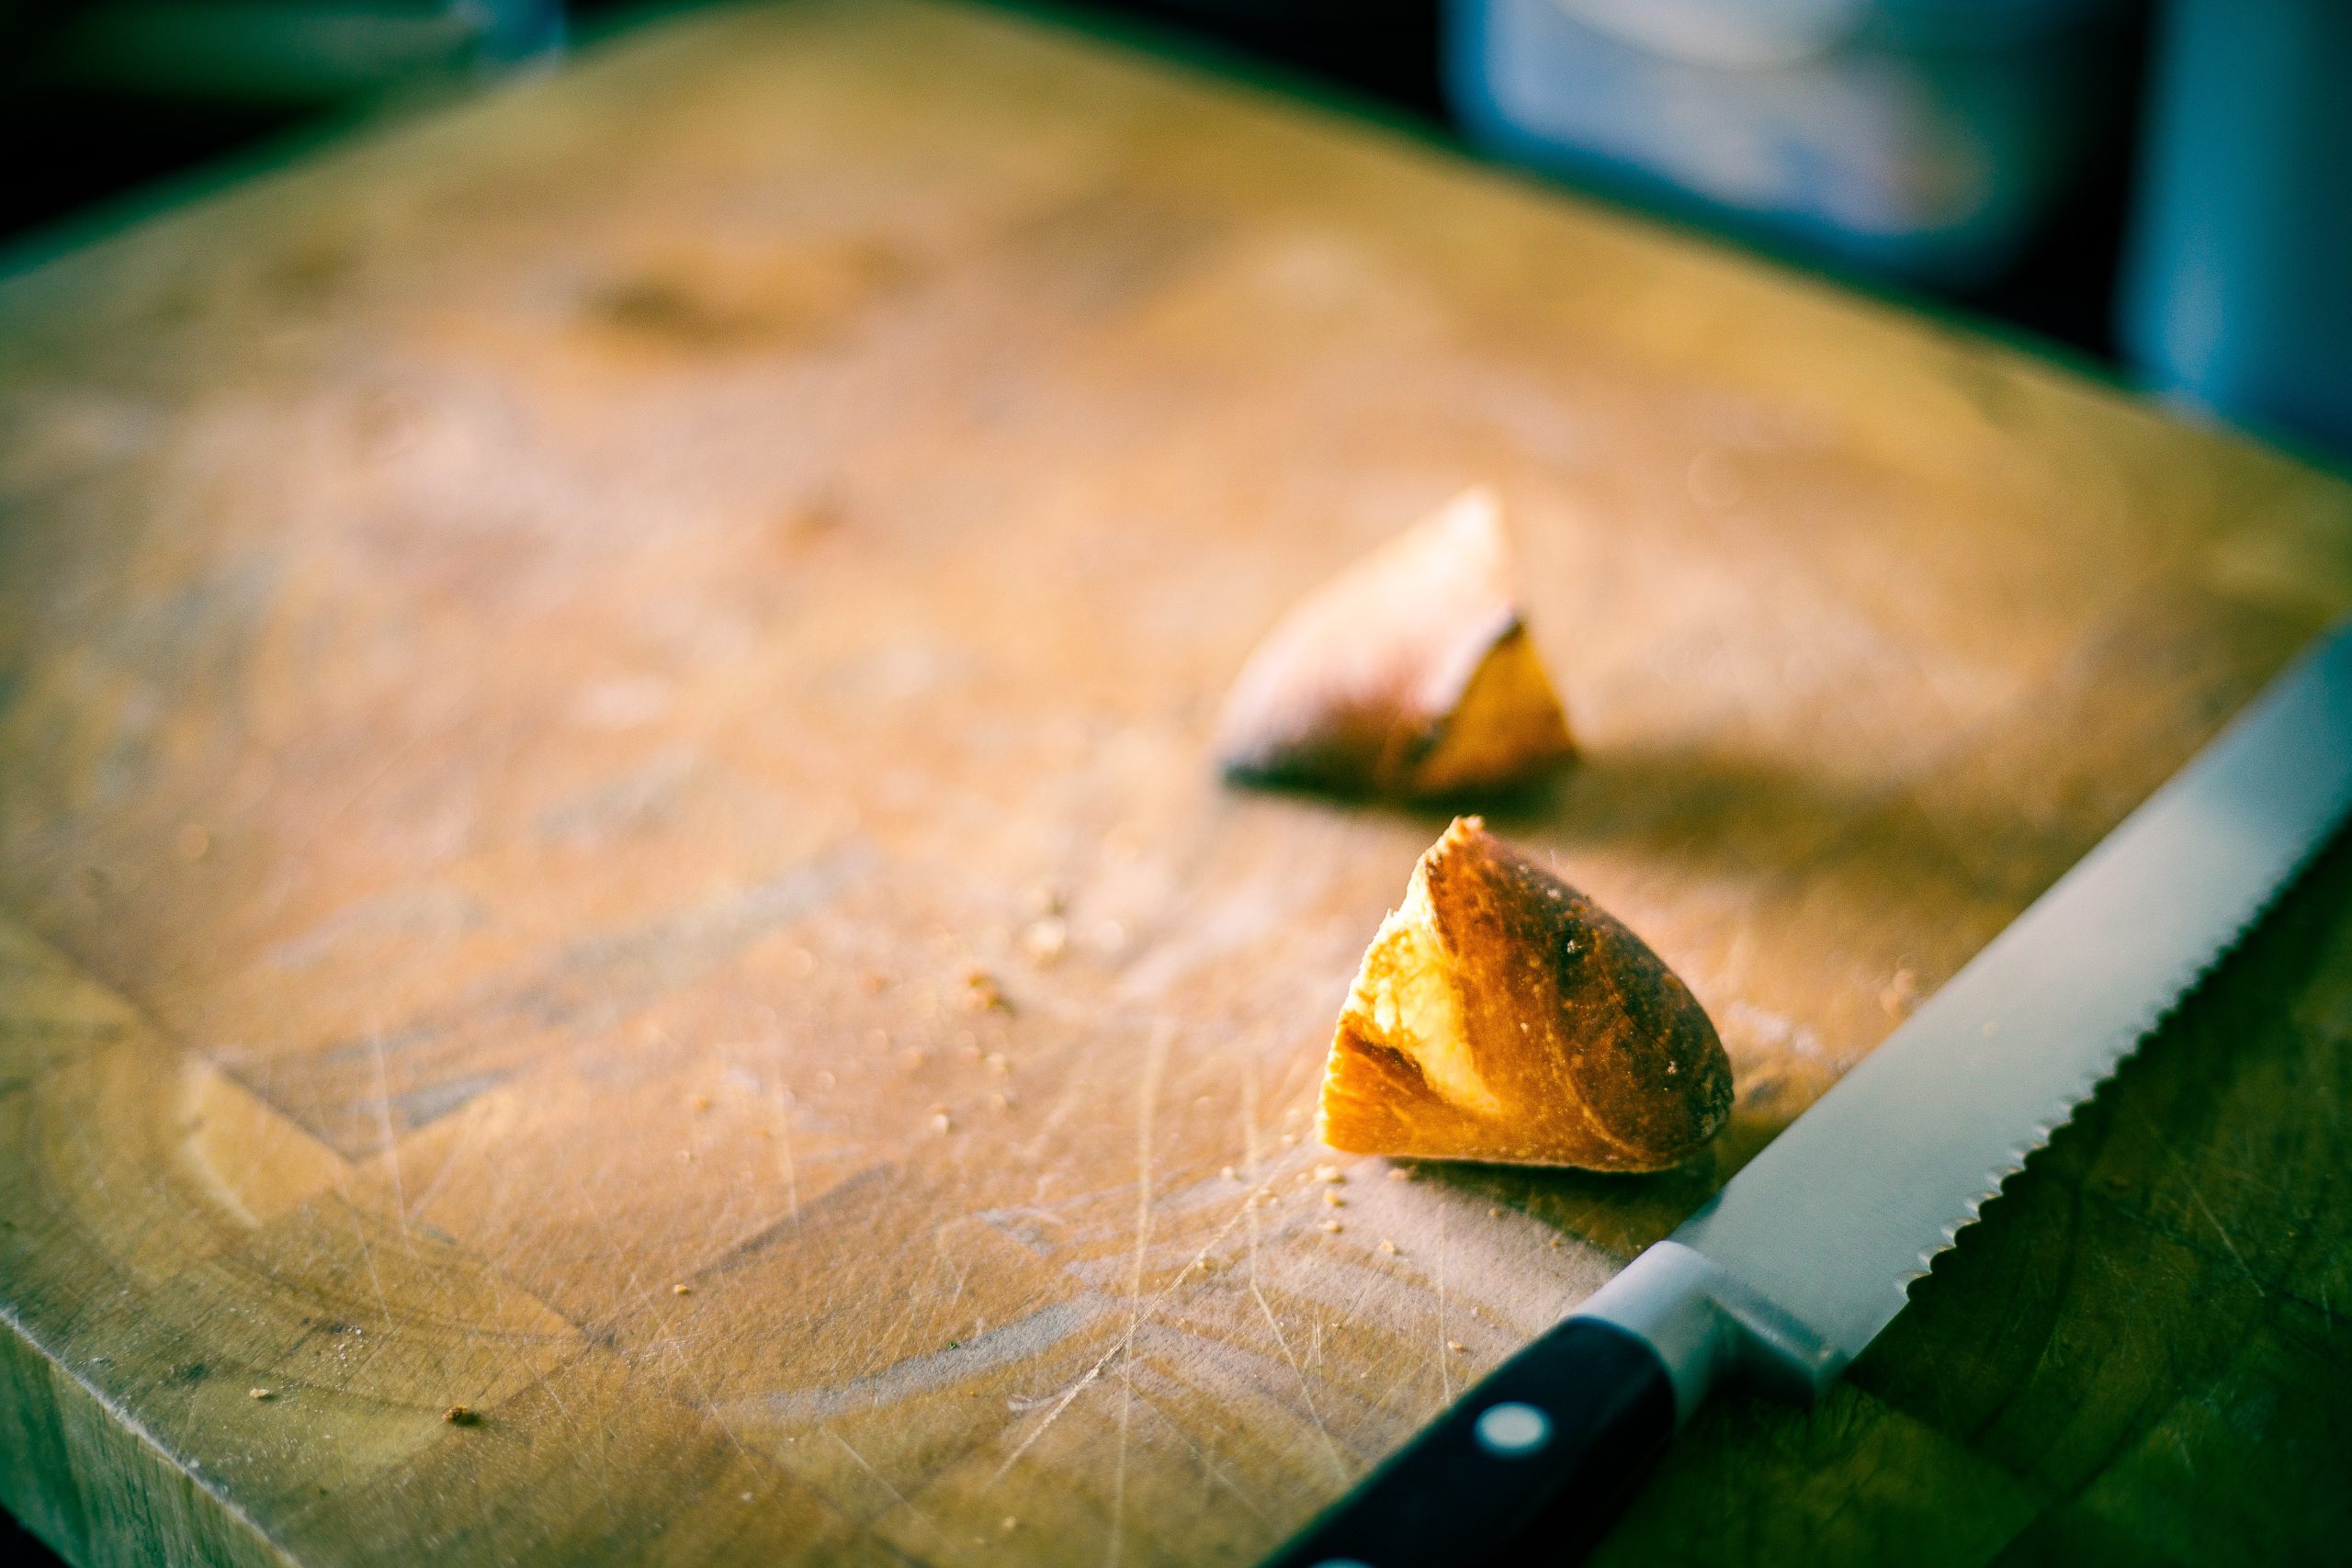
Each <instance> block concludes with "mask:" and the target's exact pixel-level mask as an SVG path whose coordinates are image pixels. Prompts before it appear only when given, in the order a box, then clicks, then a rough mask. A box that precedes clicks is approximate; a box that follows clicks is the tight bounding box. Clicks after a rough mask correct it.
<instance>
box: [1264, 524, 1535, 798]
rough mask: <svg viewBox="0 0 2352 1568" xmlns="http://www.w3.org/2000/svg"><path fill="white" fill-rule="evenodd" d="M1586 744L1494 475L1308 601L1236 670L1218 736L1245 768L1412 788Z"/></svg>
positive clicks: (1284, 777)
mask: <svg viewBox="0 0 2352 1568" xmlns="http://www.w3.org/2000/svg"><path fill="white" fill-rule="evenodd" d="M1575 749H1576V748H1575V743H1574V741H1573V740H1572V739H1570V738H1569V735H1568V723H1567V717H1566V715H1565V714H1564V713H1562V712H1561V710H1560V701H1559V698H1558V697H1557V696H1556V695H1555V694H1554V693H1553V690H1552V685H1551V682H1550V681H1549V680H1548V679H1546V677H1545V676H1544V667H1543V665H1542V663H1541V662H1540V661H1539V660H1537V658H1536V655H1535V645H1534V643H1533V642H1532V640H1531V639H1530V638H1529V637H1528V635H1527V628H1526V626H1524V625H1522V624H1521V619H1520V614H1519V609H1518V605H1517V604H1516V602H1515V600H1514V597H1513V594H1512V591H1511V582H1510V549H1509V547H1508V545H1507V543H1506V541H1505V539H1504V536H1503V531H1502V517H1501V512H1500V509H1499V508H1498V505H1497V504H1496V502H1495V498H1494V495H1493V494H1492V492H1490V491H1486V490H1483V489H1481V490H1470V491H1464V492H1463V493H1462V494H1461V495H1459V496H1456V497H1455V498H1454V499H1453V501H1452V502H1448V503H1447V504H1446V505H1445V506H1443V507H1441V508H1440V509H1439V510H1438V511H1437V512H1436V513H1433V514H1432V515H1431V516H1430V517H1429V518H1428V519H1427V520H1425V521H1424V522H1422V523H1420V524H1419V525H1416V526H1415V527H1413V528H1412V529H1410V530H1408V532H1406V533H1405V534H1403V535H1401V536H1398V537H1397V538H1396V539H1393V540H1391V541H1390V542H1389V543H1388V544H1387V545H1385V546H1384V547H1381V548H1380V549H1378V550H1375V551H1374V552H1373V553H1372V554H1371V555H1369V556H1367V557H1365V558H1363V560H1361V561H1358V562H1357V563H1356V564H1355V565H1354V566H1352V567H1350V568H1349V569H1348V570H1345V571H1343V572H1341V573H1340V575H1339V576H1337V577H1335V578H1333V579H1332V580H1331V581H1329V582H1328V583H1326V584H1324V585H1323V586H1322V587H1321V588H1319V589H1317V591H1316V592H1313V593H1310V594H1308V595H1307V596H1306V598H1304V599H1302V600H1300V601H1299V602H1298V604H1296V605H1295V606H1294V607H1293V608H1292V609H1291V611H1290V613H1289V614H1288V615H1284V616H1283V619H1282V620H1281V621H1280V622H1279V623H1277V624H1276V626H1274V628H1273V630H1272V631H1271V632H1269V633H1268V634H1267V636H1266V638H1265V640H1264V641H1263V642H1261V644H1259V646H1258V649H1257V651H1256V652H1254V653H1252V654H1251V655H1250V660H1249V662H1248V664H1246V665H1245V666H1244V667H1243V668H1242V671H1241V674H1240V675H1239V677H1238V678H1237V679H1236V680H1235V682H1234V685H1233V692H1232V694H1231V695H1230V696H1229V697H1228V698H1227V702H1226V707H1225V715H1224V718H1223V721H1222V724H1221V726H1220V731H1219V740H1218V750H1219V753H1220V755H1221V756H1222V758H1223V761H1224V765H1225V770H1226V773H1227V775H1228V776H1230V777H1233V778H1237V779H1241V780H1244V781H1249V782H1255V783H1265V784H1287V785H1294V786H1299V787H1304V788H1309V789H1323V790H1331V791H1335V792H1338V793H1341V794H1349V795H1395V796H1407V797H1410V796H1420V795H1444V794H1453V793H1458V792H1461V791H1465V790H1473V789H1490V788H1497V787H1501V786H1504V785H1508V784H1516V783H1519V782H1521V781H1522V780H1524V779H1527V778H1529V777H1531V776H1532V775H1533V774H1535V773H1540V772H1542V771H1543V770H1544V769H1546V768H1549V767H1551V766H1552V765H1554V764H1555V763H1557V762H1559V761H1562V760H1563V759H1565V758H1566V757H1569V756H1571V755H1573V754H1574V752H1575Z"/></svg>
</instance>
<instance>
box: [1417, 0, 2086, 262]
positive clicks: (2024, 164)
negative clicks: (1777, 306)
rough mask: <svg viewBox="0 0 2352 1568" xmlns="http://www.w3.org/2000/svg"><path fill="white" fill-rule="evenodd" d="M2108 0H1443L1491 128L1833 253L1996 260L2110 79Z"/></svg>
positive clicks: (1456, 71) (1625, 181) (1516, 147)
mask: <svg viewBox="0 0 2352 1568" xmlns="http://www.w3.org/2000/svg"><path fill="white" fill-rule="evenodd" d="M2118 36H2119V12H2118V8H2117V7H2116V6H2113V5H2110V4H2108V3H2106V0H1450V3H1449V6H1448V9H1447V15H1446V36H1445V45H1444V47H1445V62H1444V63H1445V75H1446V86H1447V92H1448V95H1449V96H1450V98H1451V100H1452V103H1453V109H1454V112H1455V114H1456V116H1457V118H1459V120H1460V122H1461V124H1462V126H1463V129H1464V132H1465V134H1467V135H1468V136H1469V138H1470V139H1471V140H1472V141H1474V142H1476V144H1478V145H1479V146H1480V147H1481V148H1482V149H1484V150H1486V151H1487V152H1491V153H1494V154H1495V155H1497V156H1499V157H1502V158H1504V159H1507V160H1509V161H1511V162H1514V163H1521V164H1529V165H1531V166H1533V167H1537V168H1543V169H1548V170H1552V171H1555V172H1558V173H1561V174H1564V175H1569V176H1571V177H1573V178H1577V179H1578V180H1581V181H1584V182H1587V183H1593V184H1598V185H1600V186H1604V187H1613V188H1615V189H1617V190H1620V191H1623V192H1624V193H1626V194H1628V195H1630V196H1632V197H1634V198H1635V199H1638V200H1644V201H1647V202H1652V203H1655V204H1657V205H1660V206H1663V207H1666V208H1668V209H1671V210H1679V211H1681V212H1683V213H1686V214H1688V215H1690V216H1692V217H1696V218H1698V219H1701V220H1707V221H1713V222H1717V223H1723V224H1726V225H1728V226H1730V227H1734V228H1739V229H1746V230H1747V231H1751V232H1755V233H1758V234H1762V235H1765V236H1768V237H1771V238H1775V239H1778V240H1780V241H1781V242H1782V243H1792V244H1793V245H1795V246H1797V247H1799V248H1803V249H1807V250H1811V251H1814V252H1815V253H1816V254H1822V255H1824V256H1826V257H1828V258H1830V259H1832V260H1834V261H1837V262H1839V263H1842V264H1844V265H1851V266H1855V267H1859V268H1861V269H1864V270H1868V271H1874V272H1880V273H1885V274H1889V275H1893V276H1901V277H1906V278H1912V279H1917V280H1918V281H1922V282H1928V283H1935V284H1941V285H1946V286H1960V285H1967V284H1972V283H1976V282H1980V281H1982V280H1984V279H1985V278H1986V277H1987V276H1991V275H1993V274H1995V273H1996V272H1998V271H1999V270H2000V269H2001V268H2002V267H2003V266H2005V265H2007V263H2008V262H2009V261H2011V260H2012V259H2013V258H2014V257H2015V255H2016V254H2017V252H2018V250H2019V249H2020V248H2021V247H2022V245H2023V244H2024V243H2026V241H2027V240H2028V238H2029V237H2030V234H2031V232H2032V231H2033V228H2034V226H2035V224H2036V222H2037V221H2038V220H2040V218H2041V216H2042V214H2043V212H2044V211H2045V209H2047V207H2048V205H2049V203H2050V201H2051V200H2052V197H2054V196H2055V195H2056V194H2057V193H2058V192H2059V191H2060V190H2061V189H2063V188H2064V184H2065V182H2066V180H2067V178H2068V176H2070V175H2072V174H2073V173H2074V171H2075V167H2076V166H2077V164H2078V162H2079V159H2080V156H2081V154H2082V152H2084V151H2085V149H2086V146H2087V144H2088V143H2089V141H2090V140H2091V138H2092V136H2093V135H2094V133H2095V132H2096V131H2097V130H2098V128H2099V126H2100V124H2101V123H2102V121H2103V120H2104V118H2105V117H2106V116H2107V114H2108V113H2109V109H2110V107H2111V104H2112V102H2113V100H2114V92H2113V89H2114V88H2115V87H2116V86H2117V85H2120V65H2121V62H2120V57H2119V51H2118V50H2117V48H2116V39H2117V38H2118Z"/></svg>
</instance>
